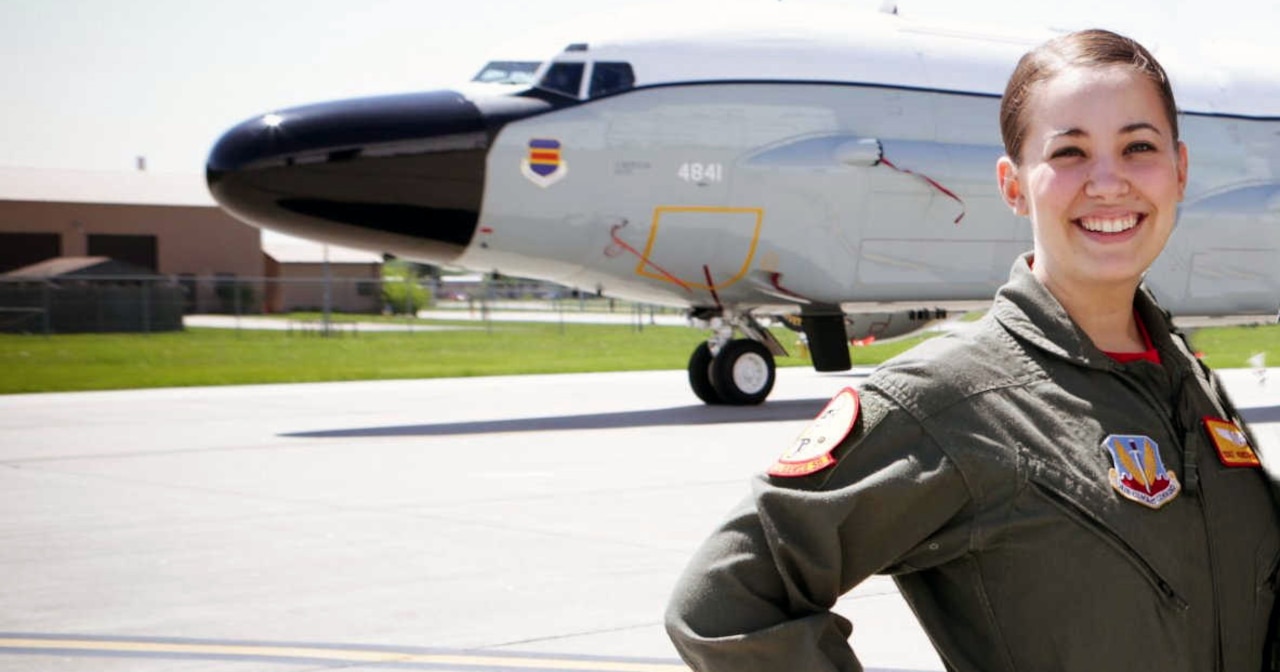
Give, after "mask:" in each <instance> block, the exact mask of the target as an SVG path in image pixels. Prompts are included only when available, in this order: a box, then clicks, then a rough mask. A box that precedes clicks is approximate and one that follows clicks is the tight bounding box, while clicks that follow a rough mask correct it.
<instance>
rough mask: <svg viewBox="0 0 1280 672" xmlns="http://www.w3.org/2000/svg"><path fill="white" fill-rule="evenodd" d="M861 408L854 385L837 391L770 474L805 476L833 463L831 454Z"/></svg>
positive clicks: (851, 426) (856, 417)
mask: <svg viewBox="0 0 1280 672" xmlns="http://www.w3.org/2000/svg"><path fill="white" fill-rule="evenodd" d="M860 408H861V402H859V401H858V393H857V392H855V391H853V388H851V387H846V388H844V389H843V390H840V392H839V394H837V395H836V396H835V397H833V398H832V399H831V401H829V402H827V405H826V407H825V408H823V409H822V412H821V413H819V414H818V417H816V418H814V419H813V422H811V423H809V426H808V427H806V428H805V430H804V431H803V432H800V436H797V437H796V440H795V443H793V444H791V447H790V448H788V449H787V452H785V453H783V454H782V456H781V457H779V458H778V461H777V462H776V463H775V464H774V465H773V466H772V467H771V468H770V469H769V475H771V476H808V475H809V474H812V473H816V472H818V471H821V470H823V469H826V468H827V467H829V466H831V465H833V464H835V463H836V458H834V457H832V456H831V453H832V451H834V450H835V449H836V446H838V445H840V442H841V441H844V437H846V436H848V435H849V431H850V430H852V429H853V423H854V422H855V421H856V420H857V419H858V410H859V409H860Z"/></svg>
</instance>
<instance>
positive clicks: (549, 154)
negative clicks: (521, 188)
mask: <svg viewBox="0 0 1280 672" xmlns="http://www.w3.org/2000/svg"><path fill="white" fill-rule="evenodd" d="M520 172H521V174H523V175H524V176H525V177H526V178H528V180H529V181H530V182H533V183H534V184H536V185H538V186H539V187H543V188H546V187H549V186H551V185H553V184H555V183H556V182H559V181H560V180H562V179H564V176H565V175H568V174H569V165H568V164H567V163H565V162H564V158H563V157H562V156H561V155H560V141H559V140H550V139H546V138H534V139H532V140H530V141H529V154H528V156H526V157H525V158H524V160H523V161H521V162H520Z"/></svg>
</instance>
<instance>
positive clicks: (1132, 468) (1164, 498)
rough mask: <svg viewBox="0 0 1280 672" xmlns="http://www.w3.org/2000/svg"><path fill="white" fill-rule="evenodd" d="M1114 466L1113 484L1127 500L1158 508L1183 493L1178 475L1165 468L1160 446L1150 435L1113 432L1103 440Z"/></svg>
mask: <svg viewBox="0 0 1280 672" xmlns="http://www.w3.org/2000/svg"><path fill="white" fill-rule="evenodd" d="M1102 447H1103V448H1106V449H1107V452H1108V453H1110V454H1111V462H1112V464H1114V465H1115V466H1114V467H1112V469H1111V471H1110V477H1111V487H1112V488H1115V491H1116V492H1118V493H1120V494H1121V495H1122V496H1124V497H1125V498H1126V499H1130V500H1133V501H1135V502H1137V503H1139V504H1142V505H1144V506H1148V507H1151V508H1153V509H1158V508H1160V507H1162V506H1164V505H1165V504H1168V503H1169V502H1171V501H1173V498H1174V497H1177V496H1178V493H1179V492H1182V485H1181V484H1179V483H1178V476H1177V475H1176V474H1174V473H1173V472H1172V471H1169V470H1167V469H1165V468H1164V460H1163V459H1161V458H1160V447H1159V446H1157V445H1156V442H1155V441H1153V440H1152V439H1151V437H1149V436H1129V435H1125V434H1112V435H1111V436H1108V437H1107V438H1106V439H1104V440H1103V441H1102Z"/></svg>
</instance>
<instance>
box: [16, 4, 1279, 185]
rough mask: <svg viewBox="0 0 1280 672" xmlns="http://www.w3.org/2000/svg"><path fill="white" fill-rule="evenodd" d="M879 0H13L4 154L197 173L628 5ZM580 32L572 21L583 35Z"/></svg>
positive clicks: (1195, 19) (1172, 35) (1039, 20)
mask: <svg viewBox="0 0 1280 672" xmlns="http://www.w3.org/2000/svg"><path fill="white" fill-rule="evenodd" d="M778 1H781V2H783V4H793V5H815V4H822V5H827V6H830V5H841V6H848V7H851V8H856V9H862V10H866V11H874V10H876V9H878V8H879V7H880V5H881V4H882V2H883V1H884V0H848V1H846V2H839V1H838V0H623V1H617V2H610V1H609V0H538V1H536V2H529V1H528V0H462V1H455V0H447V1H446V0H363V1H361V2H356V1H355V0H217V1H216V2H215V1H213V0H195V1H193V2H172V1H171V0H0V62H2V63H3V64H4V66H3V67H2V68H0V92H3V93H2V94H0V96H2V98H0V166H9V167H30V168H54V169H74V170H100V171H130V170H134V169H135V166H136V161H137V157H138V156H145V157H146V165H147V169H148V170H149V171H153V172H163V173H178V174H191V175H193V176H195V175H201V174H202V173H203V170H204V160H205V157H206V155H207V153H208V150H209V148H210V147H211V146H212V144H213V143H214V141H215V140H216V139H217V137H218V136H219V134H221V132H222V131H224V130H226V129H227V128H229V127H231V126H232V125H234V124H236V123H238V122H239V121H241V120H244V119H247V118H249V117H254V116H258V115H261V114H262V113H264V112H267V111H270V110H272V109H276V108H280V107H288V106H291V105H298V104H303V103H308V102H316V101H321V100H332V99H337V98H346V97H353V96H363V95H373V94H380V93H396V92H405V91H415V90H429V89H435V88H445V87H448V86H450V85H451V84H454V83H458V82H462V81H465V80H467V79H469V78H470V77H471V76H473V75H474V74H475V73H476V72H477V71H478V70H479V68H480V66H481V65H483V64H484V62H485V61H487V60H490V59H493V58H500V57H506V56H508V55H514V56H517V57H521V58H533V59H538V58H542V57H545V56H549V55H551V54H553V53H554V52H556V51H557V50H558V49H559V48H561V47H563V46H564V44H566V43H567V42H568V41H570V40H571V41H589V40H590V39H591V36H592V35H593V34H595V30H596V29H597V27H602V26H608V25H611V24H612V25H617V24H618V23H620V22H638V21H646V20H648V21H657V22H677V21H679V20H680V18H681V17H682V16H685V15H687V14H688V13H689V12H693V11H697V12H703V13H709V14H711V15H713V16H715V15H718V14H719V13H728V12H733V11H734V9H735V8H740V7H741V6H743V5H747V4H761V3H769V4H775V3H776V2H778ZM896 4H897V6H898V11H899V13H900V14H902V15H904V16H914V17H921V18H926V19H939V20H963V21H967V22H969V23H973V24H984V25H985V24H991V25H998V26H1004V27H1019V26H1024V27H1042V28H1043V27H1047V28H1054V29H1065V30H1069V29H1076V28H1084V27H1093V26H1101V27H1106V28H1111V29H1113V30H1117V31H1119V32H1123V33H1127V34H1129V35H1132V36H1134V37H1136V38H1137V39H1139V40H1140V41H1142V42H1144V43H1145V44H1147V46H1149V47H1152V48H1153V49H1155V50H1156V53H1157V55H1159V54H1160V49H1162V48H1179V49H1189V50H1192V51H1196V50H1199V51H1200V52H1202V53H1205V54H1206V55H1215V54H1220V53H1223V52H1232V53H1235V54H1242V55H1243V57H1245V58H1248V57H1256V56H1257V55H1263V56H1268V55H1269V57H1270V60H1271V62H1273V63H1274V62H1277V61H1280V48H1277V47H1276V46H1275V43H1274V40H1275V36H1274V30H1275V28H1276V27H1277V26H1280V2H1276V1H1275V0H1247V1H1245V2H1236V1H1234V0H1221V1H1219V2H1212V1H1210V0H1194V1H1192V0H1128V1H1125V2H1118V1H1117V0H1021V1H1017V0H899V1H898V2H897V3H896ZM570 36H573V37H570Z"/></svg>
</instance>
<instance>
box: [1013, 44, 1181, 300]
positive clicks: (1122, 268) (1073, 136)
mask: <svg viewBox="0 0 1280 672" xmlns="http://www.w3.org/2000/svg"><path fill="white" fill-rule="evenodd" d="M1022 115H1023V116H1022V120H1023V124H1024V125H1025V129H1026V132H1025V136H1024V137H1025V141H1024V143H1023V146H1022V156H1021V157H1019V158H1020V160H1019V162H1018V163H1017V164H1014V163H1013V161H1011V160H1010V159H1009V158H1008V157H1006V158H1003V159H1001V160H1000V163H999V165H998V166H997V176H998V178H999V181H1000V188H1001V192H1002V193H1003V194H1004V197H1005V200H1006V201H1007V202H1008V203H1009V205H1010V207H1012V208H1013V209H1014V211H1015V212H1017V213H1018V214H1022V215H1028V216H1030V218H1031V223H1032V228H1033V230H1034V232H1035V267H1034V268H1035V273H1036V276H1037V277H1039V278H1040V279H1041V281H1042V282H1044V283H1045V284H1046V286H1048V287H1049V288H1050V290H1054V289H1065V290H1068V291H1074V292H1079V291H1091V290H1093V289H1100V288H1115V287H1116V283H1130V284H1132V285H1134V286H1136V285H1137V283H1138V282H1139V281H1140V280H1141V277H1142V274H1143V273H1144V272H1145V271H1146V269H1147V268H1148V267H1149V266H1150V265H1151V264H1152V262H1154V261H1155V259H1156V256H1157V255H1159V254H1160V251H1161V250H1162V249H1163V248H1164V245H1165V242H1166V241H1167V240H1168V239H1169V234H1170V233H1172V231H1173V225H1174V220H1175V219H1176V216H1177V204H1178V202H1180V201H1181V200H1182V193H1183V190H1184V188H1185V187H1186V183H1187V152H1186V147H1185V146H1184V145H1182V143H1179V142H1176V141H1175V140H1174V139H1173V130H1172V128H1171V127H1170V125H1169V121H1168V119H1167V118H1166V116H1165V111H1164V106H1163V105H1162V104H1161V99H1160V94H1159V93H1158V91H1157V89H1156V86H1155V84H1154V83H1152V82H1151V81H1150V80H1149V79H1147V78H1146V77H1144V76H1143V75H1141V74H1139V73H1137V72H1135V71H1134V70H1132V69H1131V68H1129V67H1126V66H1119V65H1116V66H1104V67H1071V68H1068V69H1066V70H1063V71H1062V72H1060V73H1058V74H1057V75H1055V76H1054V77H1052V78H1050V79H1048V80H1045V81H1043V82H1040V83H1038V84H1036V85H1035V86H1034V88H1033V89H1032V91H1031V95H1030V97H1029V98H1028V100H1027V104H1026V107H1025V108H1024V109H1023V112H1022Z"/></svg>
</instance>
